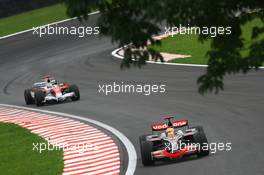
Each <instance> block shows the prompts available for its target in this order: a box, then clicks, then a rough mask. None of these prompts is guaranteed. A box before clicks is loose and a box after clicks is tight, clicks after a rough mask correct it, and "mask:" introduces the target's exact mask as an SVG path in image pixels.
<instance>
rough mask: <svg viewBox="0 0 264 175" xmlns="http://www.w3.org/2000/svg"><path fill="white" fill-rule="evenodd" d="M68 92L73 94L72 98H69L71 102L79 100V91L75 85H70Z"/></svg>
mask: <svg viewBox="0 0 264 175" xmlns="http://www.w3.org/2000/svg"><path fill="white" fill-rule="evenodd" d="M69 91H70V92H73V93H74V96H72V97H71V99H72V101H77V100H80V91H79V88H78V86H77V85H71V86H70V87H69Z"/></svg>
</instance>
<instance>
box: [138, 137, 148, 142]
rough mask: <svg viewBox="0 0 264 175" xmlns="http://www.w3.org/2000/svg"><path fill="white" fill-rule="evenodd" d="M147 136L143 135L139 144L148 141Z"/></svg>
mask: <svg viewBox="0 0 264 175" xmlns="http://www.w3.org/2000/svg"><path fill="white" fill-rule="evenodd" d="M147 136H148V135H141V136H139V144H141V143H142V142H144V141H146V137H147Z"/></svg>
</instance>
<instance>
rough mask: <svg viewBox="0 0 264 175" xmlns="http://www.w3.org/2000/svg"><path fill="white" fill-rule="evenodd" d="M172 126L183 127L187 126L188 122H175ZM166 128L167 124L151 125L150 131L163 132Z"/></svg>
mask: <svg viewBox="0 0 264 175" xmlns="http://www.w3.org/2000/svg"><path fill="white" fill-rule="evenodd" d="M172 125H173V127H174V128H180V127H184V126H188V120H177V121H174V122H172ZM167 128H168V124H167V123H159V124H153V125H151V129H152V131H163V130H166V129H167Z"/></svg>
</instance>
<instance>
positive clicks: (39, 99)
mask: <svg viewBox="0 0 264 175" xmlns="http://www.w3.org/2000/svg"><path fill="white" fill-rule="evenodd" d="M44 99H45V94H44V92H43V91H37V92H35V104H36V105H37V106H42V105H43V101H44Z"/></svg>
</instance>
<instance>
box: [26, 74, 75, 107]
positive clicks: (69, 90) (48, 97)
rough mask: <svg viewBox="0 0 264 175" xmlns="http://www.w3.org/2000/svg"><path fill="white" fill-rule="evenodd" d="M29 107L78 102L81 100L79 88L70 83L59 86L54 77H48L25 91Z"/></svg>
mask: <svg viewBox="0 0 264 175" xmlns="http://www.w3.org/2000/svg"><path fill="white" fill-rule="evenodd" d="M24 97H25V101H26V104H27V105H30V104H36V105H37V106H41V105H43V104H45V103H49V102H62V101H65V100H67V99H71V100H72V101H76V100H79V99H80V92H79V88H78V87H77V86H76V85H70V84H68V83H60V84H58V82H57V80H56V79H54V78H53V77H50V76H46V77H44V78H43V80H42V81H41V82H37V83H34V84H33V86H32V87H31V88H30V89H26V90H25V91H24Z"/></svg>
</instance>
